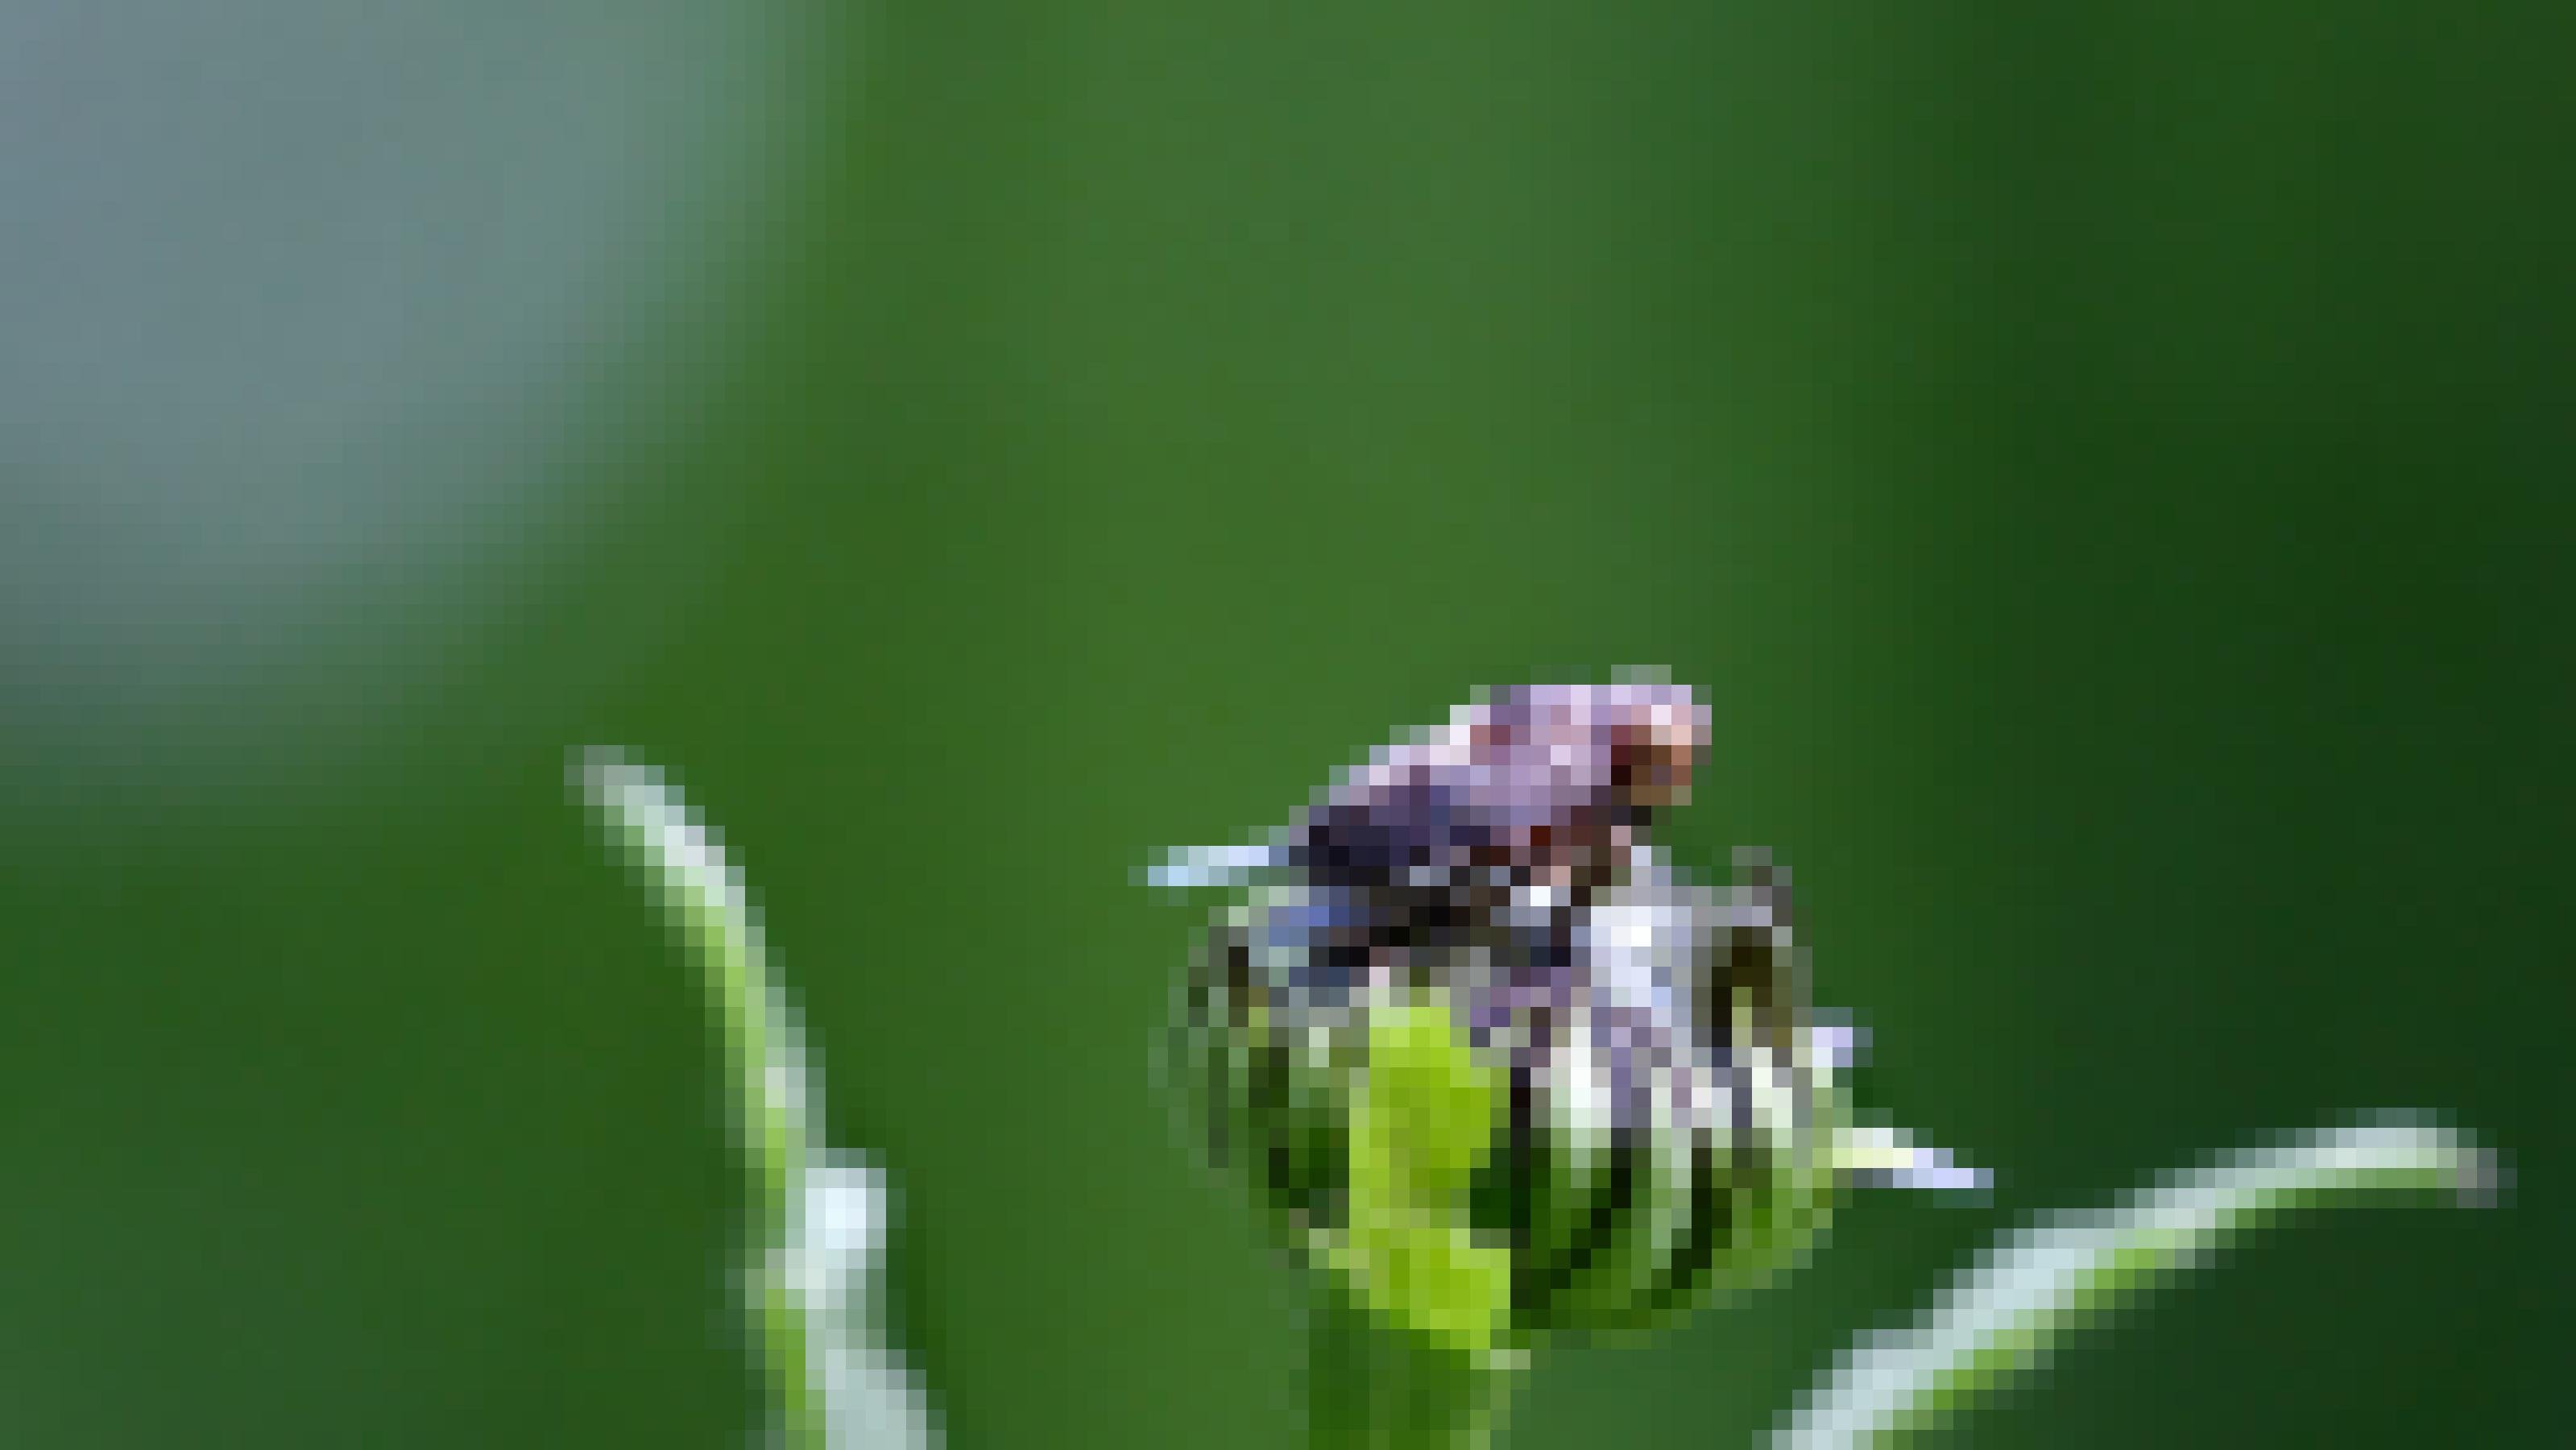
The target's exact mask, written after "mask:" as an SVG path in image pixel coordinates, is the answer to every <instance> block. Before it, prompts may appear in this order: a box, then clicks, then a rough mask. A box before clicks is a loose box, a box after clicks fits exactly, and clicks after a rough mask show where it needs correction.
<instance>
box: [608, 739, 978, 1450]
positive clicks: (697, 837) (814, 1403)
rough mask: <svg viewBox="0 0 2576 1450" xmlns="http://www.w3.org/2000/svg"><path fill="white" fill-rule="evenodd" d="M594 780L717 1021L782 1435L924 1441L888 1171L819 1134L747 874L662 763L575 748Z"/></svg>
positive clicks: (808, 1447)
mask: <svg viewBox="0 0 2576 1450" xmlns="http://www.w3.org/2000/svg"><path fill="white" fill-rule="evenodd" d="M581 777H582V786H583V789H584V792H585V793H586V795H587V796H588V798H589V800H590V802H591V804H592V805H593V807H595V808H596V809H597V810H598V811H599V812H600V813H601V814H602V816H603V817H605V818H606V820H607V821H608V823H609V825H610V826H611V828H612V829H613V831H614V832H615V834H616V835H617V837H618V838H619V840H620V842H621V843H622V844H623V845H624V847H625V848H626V850H627V853H628V854H629V855H630V856H631V857H633V859H634V861H635V863H636V865H637V867H638V868H639V869H640V870H641V871H642V872H643V874H644V875H645V877H646V878H647V879H648V880H649V881H651V882H652V884H653V885H654V887H655V889H656V892H657V894H658V895H659V896H660V897H661V898H662V901H663V904H664V906H665V908H666V909H667V910H668V911H669V913H670V915H671V918H672V921H673V924H674V925H676V926H677V927H678V928H679V931H680V935H681V938H682V941H683V943H684V945H685V946H686V948H687V950H688V954H689V957H690V959H691V960H692V961H693V962H694V963H695V964H696V965H697V967H698V968H699V970H700V971H701V972H702V973H703V974H704V976H705V986H706V989H707V993H708V1004H709V1007H710V1008H711V1010H712V1011H713V1013H714V1015H715V1017H716V1020H717V1021H718V1022H720V1023H721V1024H722V1025H723V1033H724V1050H725V1067H726V1080H727V1082H728V1083H729V1084H730V1090H729V1092H730V1096H731V1098H732V1100H733V1106H734V1110H735V1114H736V1117H735V1123H736V1130H737V1131H738V1132H739V1133H740V1134H741V1138H742V1147H743V1151H744V1167H745V1169H746V1170H747V1182H746V1184H745V1188H746V1194H747V1197H748V1199H749V1202H750V1210H751V1221H750V1224H749V1226H748V1230H747V1234H746V1241H747V1245H748V1252H747V1260H748V1262H747V1265H746V1267H747V1268H748V1270H749V1278H750V1281H751V1283H752V1285H753V1290H752V1300H753V1302H752V1305H751V1314H752V1319H753V1322H754V1323H755V1324H756V1325H757V1326H758V1329H757V1331H756V1337H757V1339H758V1341H759V1344H760V1354H761V1359H762V1362H763V1363H762V1369H763V1373H764V1379H765V1381H766V1386H767V1389H768V1391H769V1395H770V1408H771V1412H772V1414H773V1416H774V1417H775V1418H774V1422H773V1424H774V1430H773V1435H774V1443H778V1444H782V1445H785V1446H788V1447H792V1450H857V1447H862V1446H864V1447H870V1450H876V1447H886V1450H894V1447H922V1446H927V1445H928V1444H929V1443H930V1440H931V1437H930V1434H929V1429H928V1421H927V1418H926V1415H925V1414H924V1412H923V1409H922V1406H921V1403H920V1399H919V1397H918V1395H917V1394H916V1393H914V1391H913V1387H912V1381H911V1379H910V1377H909V1375H908V1374H906V1373H905V1372H904V1370H903V1367H902V1365H901V1364H900V1362H899V1361H898V1360H897V1359H896V1358H895V1357H894V1355H893V1354H892V1352H891V1350H890V1349H889V1348H888V1347H887V1346H886V1345H885V1344H884V1342H883V1336H882V1326H881V1324H880V1323H879V1321H878V1316H877V1315H876V1314H875V1313H874V1312H873V1311H874V1309H875V1308H876V1307H877V1306H878V1305H879V1303H880V1297H879V1295H880V1280H879V1274H878V1267H879V1261H880V1259H881V1257H882V1253H883V1246H884V1241H885V1237H884V1230H885V1217H886V1195H885V1191H884V1185H883V1183H882V1182H881V1180H880V1179H879V1177H878V1175H877V1174H876V1173H875V1172H874V1171H873V1170H871V1169H869V1168H868V1167H867V1166H866V1165H864V1164H862V1163H859V1162H858V1161H856V1160H855V1159H852V1158H849V1157H847V1156H845V1155H831V1154H827V1153H826V1152H825V1150H824V1148H823V1143H822V1120H821V1112H820V1109H819V1107H818V1106H817V1104H818V1103H819V1101H820V1098H821V1091H820V1087H819V1085H818V1084H816V1083H815V1082H813V1081H812V1079H811V1076H810V1075H809V1072H808V1066H807V1059H806V1056H805V1050H804V1044H803V1041H802V1039H801V1037H800V1035H799V1033H798V1031H797V1027H796V1021H795V1016H794V1013H793V1012H792V1011H791V1009H790V1008H789V1007H788V1005H787V1000H786V998H785V996H784V995H782V994H781V993H780V992H779V990H778V988H777V986H776V985H775V984H774V983H773V982H771V981H770V979H769V969H768V962H767V958H766V957H765V956H764V955H763V954H762V950H761V941H760V929H759V923H758V921H757V920H756V918H755V917H754V915H753V913H752V909H751V904H750V898H749V895H748V893H747V892H746V891H745V890H744V887H743V883H742V878H741V876H740V874H739V873H738V872H736V871H735V869H734V868H733V866H732V865H731V864H730V863H728V862H727V861H726V860H725V857H724V852H723V849H722V847H721V846H720V845H719V844H718V843H717V841H716V839H715V835H714V833H713V832H712V831H710V830H708V829H706V828H705V827H703V826H701V825H700V824H699V823H698V822H697V821H696V820H695V819H694V818H693V817H692V816H691V815H690V813H689V810H688V807H687V805H686V804H685V803H684V802H683V801H682V800H681V798H680V795H679V793H678V791H676V790H675V789H673V788H671V787H670V786H668V785H666V784H664V782H663V780H662V778H661V776H660V774H659V773H657V772H655V771H654V770H652V769H650V768H648V767H645V766H639V765H632V764H629V763H627V762H626V761H625V760H624V759H622V758H620V757H619V756H618V755H616V754H615V753H614V752H611V751H606V750H593V751H591V752H589V753H588V754H587V755H586V756H585V757H584V758H583V759H582V761H581Z"/></svg>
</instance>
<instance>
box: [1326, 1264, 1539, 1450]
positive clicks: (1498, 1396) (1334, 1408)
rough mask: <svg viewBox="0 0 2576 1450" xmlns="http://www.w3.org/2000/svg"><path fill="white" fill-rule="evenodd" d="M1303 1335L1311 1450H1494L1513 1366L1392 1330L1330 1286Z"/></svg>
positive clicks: (1514, 1373) (1508, 1397) (1507, 1401)
mask: <svg viewBox="0 0 2576 1450" xmlns="http://www.w3.org/2000/svg"><path fill="white" fill-rule="evenodd" d="M1308 1331H1309V1338H1310V1348H1309V1352H1308V1360H1307V1396H1308V1398H1307V1416H1308V1420H1307V1427H1308V1443H1309V1444H1311V1445H1312V1446H1313V1447H1314V1450H1491V1447H1492V1446H1493V1445H1494V1444H1495V1443H1496V1441H1497V1439H1498V1437H1499V1436H1500V1433H1501V1430H1502V1422H1503V1420H1504V1418H1505V1416H1506V1414H1507V1413H1508V1412H1509V1410H1510V1408H1511V1396H1512V1393H1513V1391H1514V1390H1515V1389H1516V1388H1517V1387H1518V1386H1517V1373H1518V1362H1517V1361H1515V1360H1510V1359H1506V1358H1504V1357H1501V1356H1496V1355H1490V1354H1473V1353H1469V1352H1466V1351H1463V1350H1460V1349H1456V1348H1453V1347H1450V1346H1447V1345H1444V1344H1441V1343H1439V1342H1437V1341H1434V1340H1432V1339H1430V1338H1428V1337H1425V1336H1423V1335H1419V1334H1413V1333H1408V1332H1406V1331H1404V1330H1401V1329H1398V1328H1395V1327H1393V1326H1391V1325H1389V1324H1387V1323H1386V1322H1385V1321H1384V1320H1382V1319H1380V1318H1379V1317H1378V1316H1377V1315H1375V1314H1371V1313H1369V1312H1368V1311H1366V1310H1365V1309H1360V1308H1356V1307H1354V1306H1352V1305H1351V1303H1350V1302H1349V1301H1348V1300H1347V1299H1345V1298H1344V1297H1343V1296H1342V1295H1341V1293H1339V1292H1338V1291H1337V1290H1336V1289H1334V1288H1329V1287H1327V1288H1323V1289H1321V1290H1320V1291H1319V1292H1318V1293H1317V1294H1316V1296H1315V1303H1314V1308H1313V1310H1312V1311H1311V1317H1310V1320H1309V1324H1308Z"/></svg>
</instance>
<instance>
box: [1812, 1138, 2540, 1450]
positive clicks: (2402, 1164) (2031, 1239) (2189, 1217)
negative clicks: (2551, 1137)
mask: <svg viewBox="0 0 2576 1450" xmlns="http://www.w3.org/2000/svg"><path fill="white" fill-rule="evenodd" d="M2495 1182H2496V1170H2495V1165H2494V1163H2493V1161H2492V1160H2491V1159H2490V1158H2489V1157H2488V1156H2487V1155H2486V1154H2484V1153H2482V1152H2480V1151H2479V1150H2477V1149H2476V1148H2474V1147H2472V1146H2471V1145H2469V1144H2468V1143H2467V1142H2466V1141H2465V1140H2464V1139H2462V1138H2461V1137H2460V1136H2459V1135H2457V1134H2455V1133H2453V1132H2451V1131H2450V1130H2448V1129H2446V1128H2442V1127H2439V1126H2436V1125H2432V1124H2429V1123H2425V1122H2422V1121H2418V1120H2408V1119H2394V1118H2392V1119H2382V1120H2378V1121H2374V1122H2367V1123H2361V1124H2356V1125H2354V1126H2350V1127H2345V1128H2338V1129H2332V1130H2329V1131H2324V1132H2319V1133H2314V1134H2311V1135H2309V1136H2307V1137H2305V1138H2302V1139H2299V1140H2297V1141H2294V1142H2291V1143H2287V1144H2282V1145H2276V1146H2272V1147H2266V1148H2260V1149H2256V1150H2252V1151H2249V1152H2244V1153H2239V1154H2237V1155H2235V1156H2233V1157H2232V1158H2230V1159H2229V1160H2227V1161H2225V1162H2222V1163H2220V1164H2218V1165H2216V1166H2214V1167H2211V1168H2207V1169H2203V1170H2200V1171H2199V1172H2196V1173H2193V1174H2190V1175H2186V1176H2183V1177H2180V1178H2176V1179H2169V1180H2167V1181H2165V1182H2163V1183H2160V1184H2158V1185H2157V1186H2156V1187H2154V1188H2153V1189H2151V1190H2149V1191H2148V1192H2146V1193H2144V1194H2141V1195H2139V1196H2138V1197H2136V1198H2134V1199H2132V1200H2131V1201H2130V1202H2128V1203H2126V1204H2124V1205H2122V1206H2121V1207H2120V1208H2118V1209H2117V1210H2115V1211H2113V1212H2111V1213H2108V1214H2098V1213H2097V1214H2084V1215H2070V1216H2066V1217H2063V1218H2060V1219H2057V1220H2054V1221H2051V1222H2048V1223H2044V1224H2042V1225H2040V1226H2039V1227H2038V1228H2036V1229H2033V1230H2030V1231H2026V1232H2022V1233H2017V1234H2015V1235H2013V1236H2011V1237H2010V1238H2008V1239H2007V1240H2005V1242H2004V1243H2003V1244H2001V1245H2000V1246H1998V1247H1997V1248H1996V1249H1994V1250H1992V1251H1990V1252H1989V1253H1988V1255H1987V1256H1986V1258H1985V1259H1984V1260H1982V1261H1981V1262H1979V1263H1978V1264H1977V1265H1976V1266H1974V1267H1973V1268H1971V1269H1970V1270H1969V1271H1968V1272H1967V1273H1966V1274H1964V1275H1962V1276H1961V1277H1960V1278H1959V1279H1958V1280H1957V1281H1956V1282H1954V1283H1953V1284H1952V1285H1951V1287H1950V1289H1949V1290H1948V1292H1946V1293H1945V1294H1944V1295H1943V1296H1942V1297H1941V1299H1939V1300H1938V1301H1936V1302H1935V1304H1934V1305H1933V1307H1932V1309H1931V1312H1930V1313H1929V1314H1928V1315H1927V1316H1926V1317H1925V1318H1924V1319H1923V1320H1922V1321H1921V1322H1920V1323H1918V1324H1917V1325H1915V1326H1914V1327H1912V1328H1910V1329H1908V1330H1905V1331H1903V1332H1901V1333H1898V1334H1895V1335H1892V1336H1873V1337H1871V1338H1868V1339H1864V1340H1863V1341H1862V1342H1861V1343H1860V1344H1858V1345H1856V1346H1854V1347H1853V1349H1852V1350H1851V1351H1850V1352H1848V1353H1847V1354H1846V1355H1845V1356H1844V1357H1843V1359H1842V1360H1841V1361H1840V1362H1839V1363H1838V1364H1837V1365H1836V1367H1835V1370H1834V1372H1833V1373H1832V1374H1831V1375H1829V1376H1828V1377H1827V1378H1826V1379H1825V1380H1824V1381H1823V1382H1822V1383H1821V1384H1820V1385H1819V1387H1818V1388H1817V1390H1816V1392H1815V1393H1814V1394H1813V1395H1812V1396H1811V1397H1810V1399H1809V1400H1808V1401H1807V1403H1806V1404H1805V1405H1804V1406H1802V1407H1801V1408H1800V1409H1799V1411H1798V1412H1797V1414H1796V1415H1795V1416H1794V1417H1793V1418H1792V1419H1791V1420H1790V1421H1789V1423H1788V1425H1787V1427H1786V1428H1785V1429H1784V1430H1783V1431H1782V1432H1781V1434H1780V1435H1779V1436H1778V1437H1777V1439H1776V1440H1775V1442H1774V1443H1775V1446H1776V1447H1778V1450H1845V1447H1860V1446H1880V1445H1887V1444H1891V1443H1894V1442H1895V1441H1897V1440H1899V1439H1901V1438H1903V1437H1904V1436H1906V1435H1909V1434H1911V1433H1913V1432H1916V1431H1919V1430H1922V1429H1926V1428H1929V1427H1931V1426H1932V1425H1935V1424H1938V1423H1940V1422H1942V1421H1943V1420H1945V1419H1946V1418H1948V1416H1950V1415H1951V1414H1952V1413H1954V1412H1955V1411H1957V1410H1958V1409H1959V1408H1961V1407H1962V1406H1964V1405H1966V1404H1968V1403H1970V1402H1971V1401H1973V1400H1974V1399H1976V1398H1977V1397H1978V1396H1980V1395H1982V1394H1984V1393H1986V1392H1987V1391H1990V1390H1993V1389H1995V1388H1997V1387H1998V1386H2000V1385H2002V1384H2003V1383H2005V1382H2006V1381H2008V1380H2009V1379H2010V1378H2011V1377H2013V1376H2014V1375H2016V1374H2018V1373H2020V1372H2021V1371H2023V1370H2025V1369H2027V1368H2029V1367H2030V1366H2031V1365H2033V1364H2035V1363H2037V1362H2038V1361H2039V1360H2040V1359H2041V1358H2042V1357H2043V1356H2044V1355H2045V1354H2046V1353H2047V1351H2048V1348H2049V1346H2050V1345H2051V1344H2052V1343H2054V1342H2055V1341H2056V1340H2057V1339H2058V1338H2059V1337H2061V1336H2062V1335H2063V1334H2064V1333H2065V1332H2066V1331H2067V1330H2069V1329H2072V1328H2074V1327H2076V1326H2078V1325H2080V1324H2082V1323H2085V1322H2087V1321H2088V1320H2090V1319H2092V1318H2094V1317H2097V1316H2098V1315H2100V1314H2101V1313H2102V1312H2103V1311H2104V1310H2106V1309H2109V1308H2112V1307H2115V1306H2117V1305H2119V1304H2121V1303H2123V1302H2125V1301H2127V1300H2128V1299H2130V1298H2132V1297H2134V1296H2135V1295H2136V1294H2137V1293H2138V1292H2139V1291H2141V1290H2143V1289H2145V1288H2147V1287H2149V1286H2151V1285H2152V1284H2154V1283H2155V1282H2156V1281H2158V1280H2160V1279H2162V1278H2164V1277H2166V1276H2167V1275H2169V1274H2171V1273H2173V1272H2175V1271H2178V1270H2180V1269H2183V1268H2186V1267H2189V1266H2190V1265H2192V1264H2194V1263H2196V1262H2198V1261H2199V1260H2200V1259H2202V1258H2203V1257H2204V1256H2206V1255H2207V1253H2208V1252H2209V1251H2210V1250H2212V1249H2215V1248H2218V1247H2221V1246H2223V1245H2224V1244H2225V1243H2226V1242H2227V1241H2228V1240H2229V1239H2231V1238H2232V1237H2234V1236H2235V1235H2236V1234H2238V1233H2240V1232H2242V1231H2244V1230H2246V1229H2250V1228H2253V1227H2256V1226H2258V1225H2260V1224H2262V1223H2265V1222H2268V1221H2269V1220H2271V1219H2273V1218H2275V1217H2277V1216H2279V1215H2280V1214H2281V1213H2283V1212H2284V1211H2286V1210H2289V1209H2293V1208H2298V1207H2302V1206H2304V1205H2307V1204H2310V1203H2322V1202H2329V1201H2334V1200H2338V1199H2346V1198H2354V1197H2358V1196H2361V1195H2363V1194H2366V1193H2370V1192H2373V1191H2377V1190H2387V1189H2399V1190H2406V1189H2413V1190H2425V1189H2432V1190H2437V1191H2446V1192H2449V1193H2452V1194H2454V1195H2458V1196H2460V1197H2462V1198H2464V1199H2468V1200H2473V1201H2475V1200H2482V1199H2484V1198H2486V1197H2487V1196H2489V1195H2490V1194H2491V1193H2492V1191H2493V1189H2494V1186H2495Z"/></svg>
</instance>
